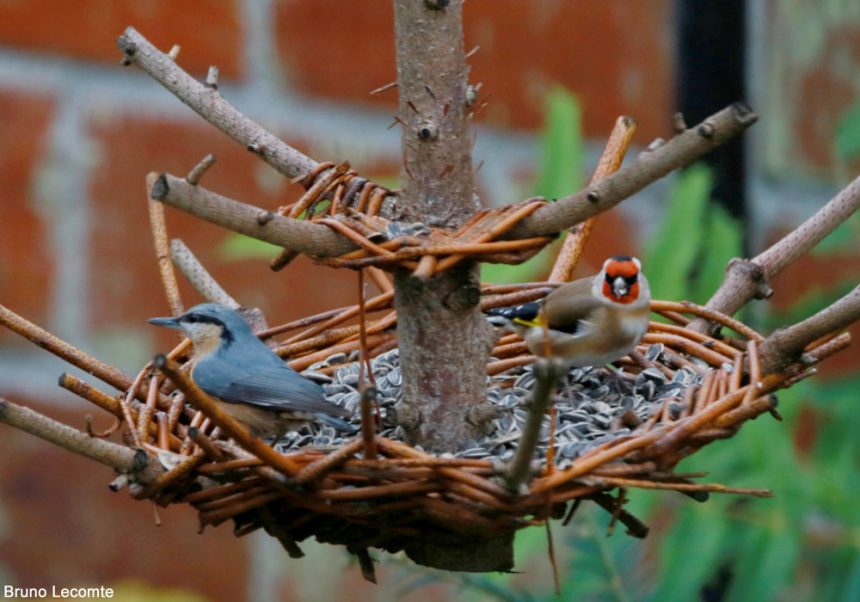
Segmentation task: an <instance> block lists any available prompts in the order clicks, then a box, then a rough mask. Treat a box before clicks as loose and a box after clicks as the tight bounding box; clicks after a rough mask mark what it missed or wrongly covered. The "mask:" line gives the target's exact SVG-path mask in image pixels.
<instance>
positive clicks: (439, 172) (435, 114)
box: [394, 0, 513, 571]
mask: <svg viewBox="0 0 860 602" xmlns="http://www.w3.org/2000/svg"><path fill="white" fill-rule="evenodd" d="M462 10H463V0H452V1H451V2H447V1H444V0H395V1H394V23H395V33H396V38H397V83H398V89H399V91H400V109H399V123H400V125H401V148H402V150H403V165H402V167H401V182H402V193H401V195H400V201H399V204H398V206H397V208H396V210H395V211H396V214H397V216H398V217H399V218H400V219H402V220H404V221H410V222H413V221H420V222H423V223H425V224H427V225H429V226H436V227H446V228H456V227H458V226H459V225H461V224H462V223H463V222H464V221H465V220H466V219H467V218H468V217H469V216H471V215H472V214H473V213H474V212H475V211H476V210H478V209H479V208H480V207H479V203H478V201H477V198H476V196H475V193H474V184H473V180H472V157H471V147H472V142H471V138H470V136H469V128H468V124H467V121H466V113H467V110H468V107H467V106H466V86H467V83H468V82H467V75H468V67H467V65H466V55H465V51H464V48H463V20H462ZM433 261H435V259H432V258H426V259H423V260H422V262H424V263H425V264H426V263H428V262H433ZM394 284H395V306H396V308H397V316H398V320H397V336H398V340H399V347H400V362H401V367H402V368H401V369H402V373H403V404H404V405H403V407H404V408H405V410H404V411H402V412H401V414H400V416H399V419H400V422H401V424H402V425H403V426H404V428H405V430H406V432H407V434H408V437H409V439H410V441H411V443H412V444H414V445H420V446H422V447H423V448H424V449H428V450H432V451H434V452H443V451H450V450H456V449H458V448H462V446H463V445H464V444H466V442H467V441H468V440H469V439H472V438H475V437H477V436H478V425H475V424H472V423H471V422H470V420H469V416H470V410H471V409H472V408H475V407H477V406H478V405H479V404H482V403H484V401H485V397H486V362H487V359H488V356H489V352H490V349H491V348H492V332H491V329H490V327H489V326H488V325H487V323H486V321H485V320H484V319H483V317H482V315H481V313H480V310H479V302H480V282H479V270H478V266H477V265H476V264H475V263H473V262H463V263H462V264H460V265H458V266H457V267H455V268H453V269H451V270H448V271H446V272H444V273H442V274H439V275H437V276H435V277H432V278H430V279H422V278H418V277H416V276H413V275H412V274H411V273H407V272H401V273H397V274H395V281H394ZM512 544H513V536H512V535H504V536H501V537H498V536H497V537H495V538H492V539H488V540H486V541H476V542H475V546H474V548H470V549H469V550H468V551H464V554H461V556H463V555H465V556H467V557H468V558H461V557H458V559H457V560H456V562H454V563H453V564H456V566H452V558H453V556H452V550H450V549H449V547H447V546H437V545H435V544H431V543H429V542H428V543H427V544H426V545H423V546H418V547H415V546H413V547H412V548H410V549H409V550H408V553H409V555H410V557H411V558H412V559H413V560H414V561H415V562H418V563H420V564H424V565H427V566H434V567H438V568H445V569H449V570H471V571H499V570H510V568H511V567H512V565H513V554H512Z"/></svg>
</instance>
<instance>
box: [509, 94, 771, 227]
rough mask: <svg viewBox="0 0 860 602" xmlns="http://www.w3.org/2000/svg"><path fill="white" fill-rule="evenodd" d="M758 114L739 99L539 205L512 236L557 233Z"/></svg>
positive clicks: (733, 132) (749, 122)
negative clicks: (590, 181) (588, 183)
mask: <svg viewBox="0 0 860 602" xmlns="http://www.w3.org/2000/svg"><path fill="white" fill-rule="evenodd" d="M757 119H758V116H757V115H756V114H755V113H753V112H752V110H751V109H750V108H749V107H748V106H746V105H744V104H742V103H735V104H733V105H731V106H730V107H727V108H725V109H723V110H722V111H719V112H718V113H714V114H713V115H711V116H710V117H708V118H707V119H705V120H704V121H703V122H702V123H700V124H699V125H697V126H696V127H694V128H690V129H688V130H686V131H684V132H682V133H680V134H678V135H677V136H675V137H674V138H672V139H671V140H669V141H667V142H665V143H664V144H661V145H660V146H657V147H655V148H651V149H649V150H647V151H644V152H643V153H641V154H640V155H639V157H638V158H637V159H636V161H634V162H633V163H632V164H631V165H629V166H627V167H625V168H623V169H620V170H618V171H617V172H616V173H615V174H613V175H611V176H609V177H608V178H606V179H605V180H601V181H600V182H598V183H597V184H594V185H592V186H589V187H588V188H587V189H585V190H582V191H580V192H577V193H576V194H574V195H572V196H569V197H566V198H563V199H559V200H558V201H556V202H555V203H550V204H549V205H547V206H546V207H542V208H541V209H538V210H537V211H535V212H534V213H533V214H532V215H531V216H530V217H527V218H526V219H524V220H523V221H522V222H520V223H519V224H518V225H517V226H516V227H514V229H513V230H511V231H510V233H509V234H508V238H530V237H532V236H543V235H549V234H555V233H556V232H559V231H560V230H564V229H567V228H570V227H572V226H574V225H576V224H578V223H580V222H583V221H585V220H586V219H588V218H589V217H592V216H594V215H597V214H598V213H601V212H603V211H606V210H607V209H610V208H612V207H614V206H615V205H617V204H618V203H620V202H621V201H623V200H624V199H626V198H628V197H630V196H631V195H632V194H634V193H636V192H638V191H640V190H642V189H643V188H645V187H646V186H647V185H649V184H651V183H652V182H654V181H655V180H658V179H660V178H662V177H663V176H665V175H666V174H668V173H669V172H671V171H673V170H675V169H678V168H680V167H684V166H685V165H689V164H690V163H692V162H693V161H695V160H696V159H698V158H699V157H701V156H702V155H704V154H705V153H707V152H709V151H711V150H713V149H714V148H716V147H717V146H719V145H721V144H724V143H725V142H728V141H729V140H731V139H732V138H734V137H735V136H737V135H738V134H740V133H741V132H743V131H744V130H746V129H747V128H748V127H749V126H751V125H752V124H753V123H755V122H756V120H757Z"/></svg>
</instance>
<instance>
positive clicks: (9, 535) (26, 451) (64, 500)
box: [0, 400, 248, 600]
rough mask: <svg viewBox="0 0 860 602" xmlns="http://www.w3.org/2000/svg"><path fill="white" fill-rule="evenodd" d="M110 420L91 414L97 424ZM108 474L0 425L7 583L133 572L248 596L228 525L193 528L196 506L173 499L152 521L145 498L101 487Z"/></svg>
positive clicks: (68, 581) (2, 554)
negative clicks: (201, 529) (159, 522)
mask: <svg viewBox="0 0 860 602" xmlns="http://www.w3.org/2000/svg"><path fill="white" fill-rule="evenodd" d="M65 401H66V402H68V401H69V400H65ZM22 403H24V402H22ZM27 405H30V407H33V408H34V409H36V410H38V411H41V412H43V413H46V414H48V415H50V416H51V417H53V418H55V419H57V420H60V421H63V422H66V423H68V424H71V425H73V426H77V427H81V426H82V425H83V419H82V417H83V415H84V413H85V412H92V408H91V407H86V409H84V408H83V407H81V406H82V405H83V404H81V406H79V405H78V404H75V403H74V402H72V403H71V404H70V405H72V406H74V408H73V409H69V410H62V411H60V410H58V409H57V407H56V406H52V407H45V406H40V405H36V404H31V403H28V404H27ZM108 424H110V422H109V420H108V419H107V418H105V417H101V416H100V418H97V422H96V426H97V428H103V427H106V426H107V425H108ZM114 476H115V475H114V473H113V471H112V470H111V469H109V468H106V467H104V466H101V465H99V464H97V463H95V462H93V461H91V460H87V459H85V458H82V457H80V456H76V455H74V454H71V453H69V452H66V451H65V450H62V449H60V448H58V447H55V446H53V445H51V444H50V443H47V442H44V441H41V440H38V439H36V438H35V437H32V436H31V435H28V434H25V433H23V432H21V431H17V430H14V429H12V428H11V427H9V426H7V425H5V424H0V509H2V512H3V515H4V519H5V520H4V525H5V526H6V528H7V529H8V532H6V533H4V537H3V538H2V539H0V558H2V559H3V568H4V569H5V570H7V571H9V573H10V577H12V579H13V582H14V583H16V584H17V585H20V586H26V587H38V586H46V587H49V588H50V586H51V585H57V586H81V585H95V586H98V585H105V586H115V587H116V584H117V583H118V582H122V581H130V580H136V581H143V582H146V583H148V584H152V585H154V586H158V587H163V588H165V587H169V588H184V589H187V590H190V591H193V592H196V593H199V594H202V595H205V596H207V597H208V598H209V599H212V600H241V599H244V598H245V592H246V580H247V571H248V568H247V567H248V562H247V552H246V544H245V540H241V539H236V538H235V537H234V536H233V533H232V530H231V528H230V527H229V525H223V526H221V527H219V528H217V529H207V530H206V531H205V532H204V533H203V534H202V535H197V519H196V512H194V511H193V510H192V509H191V508H189V507H185V506H181V507H180V506H176V507H169V508H167V509H160V510H159V512H160V514H161V519H162V525H161V526H160V527H156V526H155V524H154V522H153V512H152V508H151V507H150V503H149V502H146V501H143V502H141V501H136V500H134V499H132V498H131V497H130V496H129V495H128V493H127V492H125V491H124V492H119V493H111V492H110V491H109V490H108V488H107V484H108V483H109V482H110V481H111V480H113V478H114ZM118 587H119V590H118V591H117V592H116V593H117V594H121V593H122V591H121V590H122V587H123V586H122V585H121V584H120V585H119V586H118Z"/></svg>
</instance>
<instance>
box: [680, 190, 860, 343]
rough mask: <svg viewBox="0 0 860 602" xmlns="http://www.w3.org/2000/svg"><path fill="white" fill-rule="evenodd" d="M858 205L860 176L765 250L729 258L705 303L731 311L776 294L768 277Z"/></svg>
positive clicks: (700, 327)
mask: <svg viewBox="0 0 860 602" xmlns="http://www.w3.org/2000/svg"><path fill="white" fill-rule="evenodd" d="M858 207H860V177H858V178H856V179H855V180H854V181H853V182H851V183H850V184H849V185H848V186H846V187H845V188H844V189H843V190H842V191H841V192H839V194H837V195H836V196H835V197H833V198H832V199H831V200H830V201H828V202H827V204H826V205H824V206H823V207H822V208H821V209H819V210H818V211H817V212H816V213H815V214H814V215H813V216H812V217H810V218H809V219H807V220H806V221H805V222H803V223H802V224H801V225H800V226H798V227H797V228H795V229H794V230H792V231H791V232H790V233H789V234H787V235H786V236H784V237H783V238H782V239H780V240H779V241H778V242H776V243H775V244H773V245H772V246H771V247H770V248H769V249H767V250H766V251H764V252H763V253H760V254H759V255H757V256H756V257H754V258H753V259H733V260H732V261H730V262H729V265H728V267H727V268H726V278H725V280H724V281H723V283H722V285H720V288H719V289H717V292H716V293H714V295H713V296H712V297H711V299H710V300H709V301H708V303H707V304H706V305H705V307H707V308H708V309H714V310H717V311H719V312H722V313H724V314H728V315H732V314H733V313H735V312H736V311H738V310H739V309H740V308H741V307H743V306H744V305H746V304H747V303H748V302H749V301H750V299H767V298H768V297H770V296H771V294H773V291H772V290H771V289H770V286H769V285H768V281H769V280H770V279H772V278H773V277H774V276H776V275H777V274H779V273H780V272H781V271H782V270H784V269H785V268H786V267H788V266H789V265H791V264H792V263H794V262H795V261H796V260H797V259H798V258H799V257H800V256H802V255H804V254H805V253H808V252H809V251H810V250H811V249H812V248H813V247H814V246H815V245H817V244H818V243H819V242H820V241H821V240H822V239H823V238H824V237H825V236H827V235H828V234H830V233H831V232H833V230H835V229H836V227H837V226H838V225H839V224H841V223H842V222H844V221H845V220H847V219H848V218H849V217H850V216H851V215H852V214H853V213H854V212H855V211H857V208H858ZM689 328H691V329H693V330H696V331H698V332H703V333H704V332H708V331H709V330H711V331H713V330H714V329H715V328H716V326H714V325H713V324H709V323H708V322H706V321H704V320H702V319H697V320H694V321H693V322H692V323H691V324H690V325H689Z"/></svg>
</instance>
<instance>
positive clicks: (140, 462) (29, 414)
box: [0, 397, 161, 482]
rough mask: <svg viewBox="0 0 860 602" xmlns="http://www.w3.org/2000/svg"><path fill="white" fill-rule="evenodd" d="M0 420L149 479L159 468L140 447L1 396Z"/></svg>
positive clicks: (118, 468)
mask: <svg viewBox="0 0 860 602" xmlns="http://www.w3.org/2000/svg"><path fill="white" fill-rule="evenodd" d="M0 422H5V423H6V424H8V425H10V426H12V427H15V428H17V429H20V430H22V431H24V432H27V433H30V434H31V435H35V436H36V437H39V438H40V439H44V440H45V441H49V442H51V443H53V444H55V445H58V446H60V447H62V448H63V449H66V450H68V451H70V452H73V453H76V454H78V455H81V456H84V457H86V458H90V459H91V460H95V461H96V462H99V463H101V464H104V465H106V466H110V467H112V468H113V469H115V470H117V471H118V472H122V473H134V474H136V475H137V476H138V478H139V480H141V481H143V482H148V481H149V480H152V479H153V478H155V477H156V476H157V475H158V474H159V473H160V472H161V468H160V467H159V466H158V464H157V463H156V462H154V461H152V460H151V459H150V458H149V456H147V455H146V453H145V452H143V450H137V451H135V450H133V449H131V448H129V447H125V446H124V445H117V444H116V443H111V442H110V441H104V440H102V439H99V438H97V437H90V436H89V435H87V434H86V433H83V432H81V431H79V430H77V429H75V428H72V427H70V426H68V425H66V424H63V423H62V422H57V421H56V420H54V419H52V418H48V417H47V416H45V415H43V414H40V413H39V412H36V411H34V410H31V409H30V408H25V407H24V406H20V405H18V404H15V403H12V402H11V401H8V400H6V399H3V398H2V397H0Z"/></svg>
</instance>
